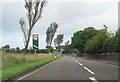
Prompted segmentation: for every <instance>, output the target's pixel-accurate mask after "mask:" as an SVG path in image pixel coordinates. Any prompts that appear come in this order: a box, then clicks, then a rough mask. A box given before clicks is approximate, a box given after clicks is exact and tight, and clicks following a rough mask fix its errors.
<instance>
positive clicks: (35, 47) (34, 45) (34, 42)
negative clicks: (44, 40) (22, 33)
mask: <svg viewBox="0 0 120 82" xmlns="http://www.w3.org/2000/svg"><path fill="white" fill-rule="evenodd" d="M38 39H39V38H38V34H33V50H35V55H36V50H37V49H39V44H38Z"/></svg>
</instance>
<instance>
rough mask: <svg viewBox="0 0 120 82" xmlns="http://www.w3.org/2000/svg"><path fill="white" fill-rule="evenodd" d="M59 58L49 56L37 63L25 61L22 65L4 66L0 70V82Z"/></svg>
mask: <svg viewBox="0 0 120 82" xmlns="http://www.w3.org/2000/svg"><path fill="white" fill-rule="evenodd" d="M60 57H61V56H56V58H55V57H54V56H50V57H48V58H43V59H40V60H37V61H32V62H31V61H27V62H24V63H19V64H11V65H10V66H5V67H4V68H3V69H2V80H3V79H6V78H9V77H12V76H14V75H17V74H20V73H22V72H25V71H27V70H30V69H33V68H35V67H36V66H39V65H42V64H45V63H47V62H49V61H52V60H55V59H58V58H60Z"/></svg>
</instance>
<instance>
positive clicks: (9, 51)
mask: <svg viewBox="0 0 120 82" xmlns="http://www.w3.org/2000/svg"><path fill="white" fill-rule="evenodd" d="M5 52H6V53H34V52H35V51H34V50H33V49H27V50H25V49H22V50H20V49H7V50H6V51H5ZM36 53H48V50H47V49H38V50H36Z"/></svg>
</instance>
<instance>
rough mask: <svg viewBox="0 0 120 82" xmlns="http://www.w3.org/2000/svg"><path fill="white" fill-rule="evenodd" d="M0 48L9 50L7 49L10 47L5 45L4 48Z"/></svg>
mask: <svg viewBox="0 0 120 82" xmlns="http://www.w3.org/2000/svg"><path fill="white" fill-rule="evenodd" d="M2 48H5V49H9V48H10V45H5V46H3V47H2Z"/></svg>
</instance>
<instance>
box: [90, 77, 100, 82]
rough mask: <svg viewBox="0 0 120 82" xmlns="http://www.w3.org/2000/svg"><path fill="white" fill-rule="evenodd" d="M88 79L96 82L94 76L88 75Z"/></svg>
mask: <svg viewBox="0 0 120 82" xmlns="http://www.w3.org/2000/svg"><path fill="white" fill-rule="evenodd" d="M89 79H90V80H92V81H93V82H98V81H97V80H96V79H95V78H94V77H89Z"/></svg>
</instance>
